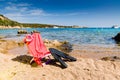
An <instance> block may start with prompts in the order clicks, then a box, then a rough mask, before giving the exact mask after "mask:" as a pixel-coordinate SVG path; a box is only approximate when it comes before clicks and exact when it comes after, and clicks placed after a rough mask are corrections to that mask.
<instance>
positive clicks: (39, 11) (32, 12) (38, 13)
mask: <svg viewBox="0 0 120 80" xmlns="http://www.w3.org/2000/svg"><path fill="white" fill-rule="evenodd" d="M29 12H30V15H42V14H44V11H43V10H41V9H34V10H30V11H29Z"/></svg>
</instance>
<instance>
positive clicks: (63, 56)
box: [49, 48, 77, 61]
mask: <svg viewBox="0 0 120 80" xmlns="http://www.w3.org/2000/svg"><path fill="white" fill-rule="evenodd" d="M49 50H50V52H51V53H55V54H56V55H58V56H60V57H62V58H65V59H69V60H70V61H76V60H77V59H76V58H74V57H72V56H70V55H68V54H65V53H64V52H61V51H59V50H57V49H55V48H49Z"/></svg>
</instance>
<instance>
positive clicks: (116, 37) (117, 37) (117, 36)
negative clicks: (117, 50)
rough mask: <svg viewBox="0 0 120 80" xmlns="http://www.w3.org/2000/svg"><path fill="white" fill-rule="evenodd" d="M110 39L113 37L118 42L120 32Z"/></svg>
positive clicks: (119, 40)
mask: <svg viewBox="0 0 120 80" xmlns="http://www.w3.org/2000/svg"><path fill="white" fill-rule="evenodd" d="M112 39H114V40H115V41H116V42H120V32H119V33H118V34H117V35H116V36H115V37H113V38H112Z"/></svg>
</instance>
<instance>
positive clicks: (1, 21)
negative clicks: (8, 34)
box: [0, 14, 22, 28]
mask: <svg viewBox="0 0 120 80" xmlns="http://www.w3.org/2000/svg"><path fill="white" fill-rule="evenodd" d="M0 26H4V28H7V27H16V26H19V27H21V26H22V24H21V23H18V22H16V21H13V20H10V19H8V18H7V17H5V16H3V15H1V14H0Z"/></svg>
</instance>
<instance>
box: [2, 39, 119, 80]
mask: <svg viewBox="0 0 120 80" xmlns="http://www.w3.org/2000/svg"><path fill="white" fill-rule="evenodd" d="M6 43H7V44H6ZM18 43H19V42H16V41H11V40H1V41H0V45H2V47H1V49H0V51H1V52H0V58H1V60H0V63H1V64H0V66H1V68H0V80H110V79H112V80H120V72H119V69H120V59H119V47H109V48H108V47H106V48H105V47H99V46H86V47H85V46H81V47H82V48H81V47H80V48H81V49H80V48H79V49H77V48H74V49H73V50H72V52H70V53H68V54H69V55H71V56H73V57H75V58H77V61H75V62H69V61H66V64H67V65H68V68H65V69H62V68H61V67H60V65H59V63H58V65H55V64H48V65H45V66H43V67H42V66H37V67H32V66H31V65H30V64H24V63H22V62H19V61H15V60H13V59H15V58H16V57H17V56H20V55H28V56H30V55H29V54H28V53H27V48H26V47H25V46H23V45H22V44H21V45H20V44H19V45H18ZM54 44H55V43H54ZM57 44H58V43H57ZM13 45H14V46H13ZM49 46H50V44H49V45H47V47H49ZM75 47H77V46H75ZM83 47H85V48H83ZM115 56H117V57H115ZM103 57H112V58H107V59H103V60H101V58H103Z"/></svg>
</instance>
